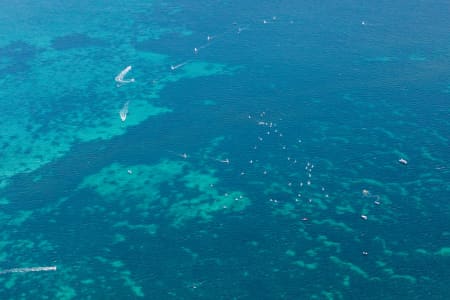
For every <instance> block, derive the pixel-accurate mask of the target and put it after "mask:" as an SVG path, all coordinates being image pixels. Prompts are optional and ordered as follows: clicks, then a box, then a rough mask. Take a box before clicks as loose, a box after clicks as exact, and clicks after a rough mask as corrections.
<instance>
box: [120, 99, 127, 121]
mask: <svg viewBox="0 0 450 300" xmlns="http://www.w3.org/2000/svg"><path fill="white" fill-rule="evenodd" d="M128 103H129V101H127V102H125V104H124V105H123V107H122V109H121V110H120V111H119V115H120V119H121V120H122V122H125V120H126V119H127V114H128Z"/></svg>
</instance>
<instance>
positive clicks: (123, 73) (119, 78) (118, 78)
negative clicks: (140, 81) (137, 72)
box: [114, 66, 134, 84]
mask: <svg viewBox="0 0 450 300" xmlns="http://www.w3.org/2000/svg"><path fill="white" fill-rule="evenodd" d="M130 71H131V66H128V67H126V68H125V69H123V70H122V71H121V72H120V73H119V74H118V75H117V76H116V78H114V80H115V81H116V82H117V83H119V84H126V83H130V82H134V78H130V79H124V77H125V76H126V75H127V73H128V72H130Z"/></svg>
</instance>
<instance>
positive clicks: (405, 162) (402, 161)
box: [398, 158, 408, 166]
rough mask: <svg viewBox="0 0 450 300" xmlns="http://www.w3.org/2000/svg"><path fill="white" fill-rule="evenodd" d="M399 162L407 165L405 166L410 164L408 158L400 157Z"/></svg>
mask: <svg viewBox="0 0 450 300" xmlns="http://www.w3.org/2000/svg"><path fill="white" fill-rule="evenodd" d="M398 162H399V163H401V164H402V165H405V166H406V165H407V164H408V161H407V160H406V159H404V158H400V159H399V160H398Z"/></svg>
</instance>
